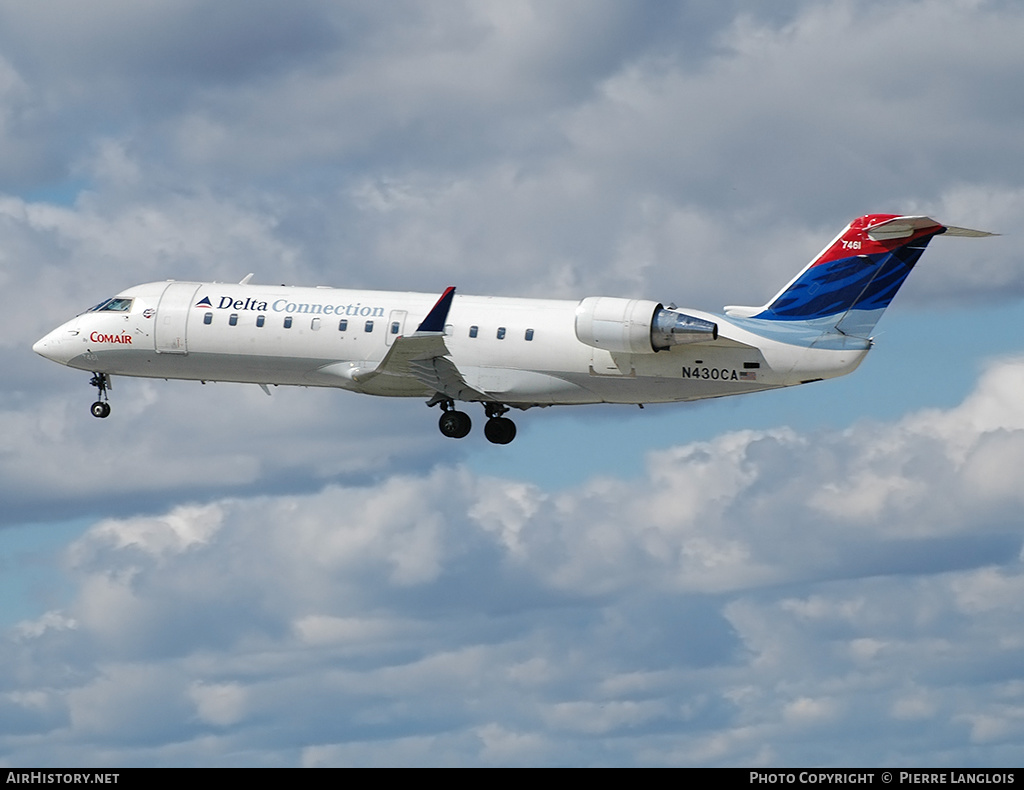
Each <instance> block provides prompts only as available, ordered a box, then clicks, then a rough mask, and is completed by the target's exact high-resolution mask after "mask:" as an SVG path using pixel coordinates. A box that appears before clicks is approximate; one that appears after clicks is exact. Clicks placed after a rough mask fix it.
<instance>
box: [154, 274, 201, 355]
mask: <svg viewBox="0 0 1024 790" xmlns="http://www.w3.org/2000/svg"><path fill="white" fill-rule="evenodd" d="M199 288H200V286H199V285H198V284H196V283H168V284H167V287H166V288H164V292H163V294H162V295H161V296H160V303H159V304H158V305H157V308H156V328H155V330H154V338H155V340H154V342H155V343H156V351H157V353H158V354H187V353H188V338H187V324H188V313H189V310H190V309H191V307H192V300H193V299H194V298H195V295H196V292H197V291H198V290H199Z"/></svg>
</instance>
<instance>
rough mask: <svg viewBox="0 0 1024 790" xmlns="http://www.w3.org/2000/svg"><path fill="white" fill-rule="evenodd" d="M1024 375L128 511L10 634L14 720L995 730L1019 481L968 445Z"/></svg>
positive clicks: (656, 751) (661, 743)
mask: <svg viewBox="0 0 1024 790" xmlns="http://www.w3.org/2000/svg"><path fill="white" fill-rule="evenodd" d="M1022 380H1024V361H1021V360H1019V359H1011V360H1005V361H1002V362H1000V363H996V364H993V365H992V366H991V368H990V369H989V370H988V371H987V372H986V373H985V374H984V375H983V376H982V377H981V379H980V380H979V382H978V385H977V387H976V389H975V391H974V392H973V393H972V394H971V395H970V396H969V397H968V398H967V399H966V400H965V401H964V402H963V403H962V404H960V405H959V406H957V407H955V408H952V409H948V410H944V411H929V412H925V413H916V414H911V415H909V416H907V417H905V418H903V419H901V420H898V421H896V422H892V423H887V424H872V423H863V424H857V425H854V426H852V427H851V428H849V429H847V430H845V431H842V432H829V433H819V434H815V435H808V434H802V433H798V432H795V431H793V430H778V431H767V432H756V431H743V432H737V433H732V434H726V435H722V436H720V437H718V438H716V439H714V440H713V441H710V442H700V443H695V444H690V445H683V446H679V447H673V448H669V449H666V450H663V451H657V452H652V453H651V454H650V456H649V458H648V472H647V474H646V475H645V476H644V478H643V479H641V480H635V481H632V482H631V483H628V484H627V483H625V482H619V481H610V480H594V481H592V482H590V483H587V484H584V485H581V486H578V487H574V488H569V489H564V490H559V491H553V492H546V491H543V490H541V489H539V488H537V487H534V486H530V485H525V484H522V483H518V482H516V481H514V480H505V479H495V478H483V477H481V476H479V475H476V474H474V473H473V472H472V471H470V470H468V469H465V468H459V467H439V468H437V469H436V470H435V471H433V472H432V473H430V474H428V475H412V476H403V477H393V478H390V479H387V480H384V481H381V482H379V483H374V484H367V485H364V486H358V487H351V486H347V487H346V486H338V485H329V486H327V487H325V488H323V489H322V490H320V491H318V492H315V493H311V494H308V495H303V496H275V497H257V498H238V499H222V500H219V501H217V502H216V503H213V504H210V505H205V506H198V507H197V506H181V507H177V508H175V509H173V510H171V511H169V512H167V513H165V514H163V515H159V516H154V517H138V518H128V519H108V520H106V521H103V522H101V523H99V524H97V525H96V526H94V527H93V528H91V529H90V530H89V531H88V533H87V534H86V535H84V536H83V537H82V538H81V539H80V540H79V541H77V542H76V543H75V544H74V545H73V546H72V547H71V548H70V549H69V551H68V554H67V563H68V567H69V572H70V573H72V574H73V575H74V577H75V578H76V580H77V582H76V585H77V586H76V591H75V594H74V597H73V599H72V600H71V601H69V604H68V606H67V607H66V608H65V609H61V610H59V611H58V610H55V611H51V612H49V613H47V614H46V615H44V616H43V617H42V618H40V619H38V620H36V621H29V622H25V623H22V624H21V625H19V626H18V627H17V628H15V629H13V630H12V631H11V632H9V633H8V635H7V637H6V638H5V641H4V652H5V654H6V656H7V661H8V662H9V663H10V665H12V666H18V667H22V670H21V671H20V673H18V674H16V675H15V676H13V677H12V679H8V681H7V683H6V695H5V699H6V706H7V707H8V708H10V709H11V710H12V711H16V712H17V713H18V716H17V717H16V718H15V719H12V721H19V722H21V724H20V725H18V726H17V727H15V729H14V730H12V731H11V732H10V733H9V735H8V736H6V737H7V742H6V744H5V746H6V748H5V751H8V753H10V754H13V755H14V756H15V757H14V759H15V762H26V761H38V759H39V756H40V754H41V752H39V751H38V750H37V748H36V747H35V746H33V744H34V743H38V742H40V739H41V738H43V737H44V736H45V738H46V741H47V743H48V748H49V747H52V746H53V744H54V743H58V744H62V747H61V748H62V749H69V750H70V752H67V751H62V753H65V754H66V753H70V754H75V755H84V752H76V749H77V748H84V745H85V744H91V745H92V746H94V747H97V748H99V749H102V748H103V747H104V746H105V745H112V744H117V745H118V751H117V752H116V754H117V755H118V759H119V760H121V761H124V762H139V763H146V762H151V761H160V760H161V759H162V758H161V754H163V751H162V750H163V749H165V748H167V747H168V746H169V744H171V743H175V744H177V752H176V759H178V760H183V761H185V762H195V763H202V762H203V761H204V754H205V753H204V746H203V744H204V743H206V739H208V738H211V737H230V738H231V739H232V740H233V742H235V743H236V744H237V745H238V746H239V748H240V750H241V753H245V752H246V750H247V749H254V748H256V744H257V743H259V742H260V739H261V738H262V737H263V736H262V735H261V732H262V725H261V724H260V722H264V721H267V720H268V719H273V720H274V721H276V722H278V723H279V724H280V726H286V727H290V728H293V729H292V733H293V735H292V739H291V743H292V744H293V745H294V746H296V747H298V748H299V749H300V750H301V756H296V755H297V753H296V752H294V751H292V749H291V748H283V749H282V750H280V751H277V752H273V753H271V754H270V755H269V757H268V759H270V760H271V761H273V762H275V763H281V764H288V763H295V762H302V763H303V764H309V765H324V764H354V763H360V764H372V763H375V762H381V761H384V757H383V754H384V751H381V752H380V753H375V751H374V749H373V748H363V742H364V741H365V740H366V739H367V738H370V739H372V740H374V741H377V742H378V743H380V744H381V749H383V744H388V745H389V746H391V747H393V749H392V750H390V751H389V752H388V753H389V754H391V762H395V763H402V762H409V763H437V764H445V763H465V762H479V763H482V764H509V763H512V764H520V763H522V764H530V763H536V762H565V763H570V764H571V763H578V762H588V763H593V762H603V761H605V760H609V761H612V762H633V763H638V764H645V763H646V764H649V763H664V764H701V763H717V764H735V763H752V762H753V761H757V760H760V761H762V762H765V761H767V763H771V764H793V763H806V762H808V761H811V760H812V759H813V758H814V755H818V757H817V758H816V759H818V760H819V761H820V760H821V759H822V755H825V759H826V760H830V759H835V760H837V761H838V760H840V759H841V758H842V757H843V756H844V755H845V757H846V762H847V763H875V764H881V763H887V762H889V761H891V760H896V761H899V760H900V759H901V758H900V755H899V754H898V753H894V752H892V751H891V743H890V741H889V738H890V737H892V736H894V735H897V734H900V733H903V732H905V728H906V727H907V726H909V723H913V722H916V721H920V720H921V718H922V717H925V716H927V717H929V720H930V721H931V722H932V726H933V727H934V728H935V731H936V732H937V733H938V738H937V740H936V741H935V743H934V744H932V745H931V746H929V747H927V748H926V747H924V746H923V745H919V746H916V747H914V746H911V747H908V748H910V749H911V752H910V753H911V754H913V755H914V759H918V760H921V761H923V762H926V763H929V764H932V763H936V764H937V763H940V762H952V763H958V762H959V763H964V762H977V761H980V762H982V763H985V762H989V761H998V760H999V759H1002V756H1003V755H1005V754H1012V749H1013V748H1015V747H1013V744H1015V743H1018V742H1019V739H1018V735H1019V732H1020V724H1021V721H1022V720H1024V716H1022V714H1021V711H1022V710H1024V708H1022V707H1021V706H1022V699H1024V682H1022V681H1021V680H1020V671H1019V666H1020V659H1021V657H1022V655H1024V640H1021V639H1019V638H1016V637H1015V636H1014V635H1015V633H1016V628H1015V625H1014V624H1015V623H1016V622H1017V620H1018V619H1019V617H1020V611H1019V610H1020V609H1021V604H1020V601H1021V595H1020V592H1021V584H1022V581H1021V580H1022V578H1024V573H1022V571H1021V565H1020V563H1021V554H1020V552H1021V536H1020V530H1019V525H1018V524H1016V522H1015V521H1014V520H1013V516H1012V514H1013V513H1015V512H1016V511H1017V510H1018V509H1019V506H1020V494H1019V491H1018V490H1017V489H1016V488H1015V487H1013V486H1010V485H1003V484H1002V483H1001V481H998V480H997V481H996V482H995V484H994V485H992V486H991V487H990V488H988V489H983V490H981V491H979V489H978V486H977V476H976V474H975V473H974V472H972V471H971V470H972V469H974V468H975V467H976V466H977V465H979V464H980V465H981V466H982V468H988V467H989V466H994V467H1002V468H1020V465H1021V463H1022V462H1024V413H1022V412H1021V410H1020V409H1019V408H1018V407H1017V404H1016V399H1015V397H1014V394H1015V393H1016V392H1019V389H1020V386H1021V383H1022ZM994 440H998V441H997V442H996V444H995V445H993V444H992V443H993V441H994ZM990 454H996V455H997V457H998V458H997V459H996V458H992V457H990ZM923 459H930V462H929V463H923V462H922V461H923ZM936 491H942V492H943V496H942V497H936V496H935V492H936ZM14 678H16V680H15V679H14ZM154 710H159V711H160V716H159V717H156V718H157V719H158V720H159V723H156V721H155V720H154V717H153V715H152V714H153V711H154ZM33 711H36V712H38V711H47V712H48V714H49V715H47V716H43V717H40V715H39V714H38V713H36V714H35V715H33ZM143 720H144V721H143ZM851 728H856V729H858V731H860V732H861V735H860V736H859V737H858V746H857V747H856V749H855V750H853V751H851V746H850V744H849V739H848V733H849V731H850V729H851ZM869 729H870V731H871V733H872V734H871V735H867V734H866V733H867V731H868V730H869ZM129 732H130V733H131V736H130V737H128V735H127V734H128V733H129ZM76 744H77V745H78V746H76ZM979 748H982V751H981V752H979V751H976V750H977V749H979ZM1007 750H1010V751H1007ZM91 753H102V752H99V751H94V752H91ZM829 754H831V755H832V757H831V758H829V757H828V755H829ZM81 759H84V760H85V762H89V758H87V757H84V756H82V757H81Z"/></svg>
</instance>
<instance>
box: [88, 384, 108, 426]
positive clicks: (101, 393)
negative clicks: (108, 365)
mask: <svg viewBox="0 0 1024 790" xmlns="http://www.w3.org/2000/svg"><path fill="white" fill-rule="evenodd" d="M89 384H90V385H91V386H93V387H95V388H96V393H97V395H96V397H97V398H99V400H97V401H96V402H95V403H94V404H93V405H92V406H90V407H89V411H91V412H92V416H93V417H99V418H101V419H103V418H105V417H109V416H110V404H109V403H108V402H107V391H108V390H109V389H110V386H111V385H110V376H108V375H107V374H106V373H93V374H92V378H91V379H90V380H89Z"/></svg>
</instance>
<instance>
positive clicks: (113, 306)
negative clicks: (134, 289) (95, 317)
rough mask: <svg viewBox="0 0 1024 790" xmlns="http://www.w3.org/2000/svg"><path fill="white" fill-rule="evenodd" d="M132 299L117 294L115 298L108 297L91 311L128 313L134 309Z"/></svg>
mask: <svg viewBox="0 0 1024 790" xmlns="http://www.w3.org/2000/svg"><path fill="white" fill-rule="evenodd" d="M132 301H133V300H132V299H126V298H124V297H121V296H115V297H114V298H113V299H107V301H105V302H100V303H99V304H98V305H96V306H95V307H94V308H92V309H91V310H90V311H89V312H90V313H128V312H131V309H132Z"/></svg>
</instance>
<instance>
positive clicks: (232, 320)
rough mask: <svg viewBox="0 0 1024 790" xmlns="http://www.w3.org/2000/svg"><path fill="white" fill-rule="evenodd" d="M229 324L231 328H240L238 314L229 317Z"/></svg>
mask: <svg viewBox="0 0 1024 790" xmlns="http://www.w3.org/2000/svg"><path fill="white" fill-rule="evenodd" d="M228 324H229V325H230V326H238V313H232V314H231V315H230V316H229V317H228Z"/></svg>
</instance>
